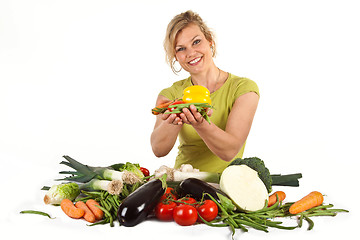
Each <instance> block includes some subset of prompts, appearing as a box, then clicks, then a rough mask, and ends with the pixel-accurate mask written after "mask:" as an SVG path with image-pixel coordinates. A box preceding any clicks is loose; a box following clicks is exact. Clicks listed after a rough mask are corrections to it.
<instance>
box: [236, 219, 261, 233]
mask: <svg viewBox="0 0 360 240" xmlns="http://www.w3.org/2000/svg"><path fill="white" fill-rule="evenodd" d="M235 222H236V223H238V224H243V225H246V226H249V227H252V228H255V229H257V230H261V231H264V232H268V230H267V227H265V226H263V225H261V224H258V223H254V222H250V221H246V220H243V219H235Z"/></svg>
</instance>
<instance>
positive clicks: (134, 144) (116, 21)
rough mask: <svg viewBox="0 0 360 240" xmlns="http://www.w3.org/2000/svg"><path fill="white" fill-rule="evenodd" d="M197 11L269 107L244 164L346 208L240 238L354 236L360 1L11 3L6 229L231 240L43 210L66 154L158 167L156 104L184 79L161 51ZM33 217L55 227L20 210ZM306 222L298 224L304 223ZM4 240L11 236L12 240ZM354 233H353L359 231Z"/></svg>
mask: <svg viewBox="0 0 360 240" xmlns="http://www.w3.org/2000/svg"><path fill="white" fill-rule="evenodd" d="M188 9H192V10H193V11H195V12H198V13H199V14H200V15H201V16H202V18H203V19H204V20H205V21H206V23H207V24H208V25H209V27H210V28H212V29H213V30H214V32H215V34H216V38H217V44H218V56H217V58H216V59H215V60H216V63H217V65H218V66H219V67H220V68H221V69H223V70H225V71H228V72H231V73H233V74H235V75H238V76H243V77H248V78H250V79H253V80H254V81H255V82H256V83H257V84H258V85H259V88H260V92H261V99H260V103H259V107H258V111H257V113H256V116H255V120H254V123H253V127H252V130H251V133H250V136H249V138H248V143H247V146H246V149H245V154H244V157H251V156H258V157H260V158H262V159H263V160H264V161H265V162H266V164H267V166H268V168H269V169H270V171H271V172H272V173H284V174H285V173H295V172H302V173H303V179H302V180H301V186H300V187H299V188H275V190H278V189H281V190H284V191H285V192H286V193H287V199H288V201H295V200H297V199H299V198H301V197H302V196H304V195H306V194H308V193H309V192H310V191H313V190H318V191H320V192H322V193H323V194H325V195H326V197H325V202H326V203H333V204H335V207H337V208H346V209H348V210H350V213H348V214H339V215H338V216H336V217H334V218H332V217H321V218H315V219H314V221H315V228H314V230H313V231H306V224H305V226H304V227H303V228H302V229H296V230H294V231H285V230H277V229H270V233H262V232H258V231H256V230H250V232H249V233H241V232H238V233H237V234H236V237H239V238H240V237H241V238H242V239H260V238H263V237H267V238H269V239H288V238H290V237H291V238H292V239H300V238H307V239H317V238H319V237H321V239H325V238H326V237H328V238H330V237H332V238H336V237H341V238H343V237H344V236H345V235H348V236H349V235H350V234H351V233H352V232H354V234H355V229H356V227H357V226H356V225H355V222H357V221H358V220H356V219H355V216H356V215H358V214H359V211H358V209H357V205H358V201H357V200H358V189H359V187H358V184H359V180H358V176H357V175H358V169H357V168H356V167H357V166H356V164H357V162H358V160H359V155H358V151H357V150H358V144H359V140H358V136H359V134H360V132H359V120H360V119H359V113H358V112H359V111H358V106H357V105H358V103H359V97H358V95H357V93H358V89H357V86H358V82H359V80H360V74H359V66H360V60H359V59H360V57H359V56H360V47H359V42H360V37H359V34H358V32H359V25H358V23H359V22H360V15H359V7H358V5H357V4H356V1H348V0H341V1H318V0H312V1H307V0H305V1H304V0H302V1H288V0H287V1H285V0H284V1H280V0H275V1H256V0H249V1H209V0H207V1H187V0H181V1H165V0H157V1H145V0H144V1H139V0H133V1H120V0H119V1H115V0H113V1H91V0H87V1H77V0H72V1H66V0H64V1H51V0H43V1H40V0H34V1H27V0H23V1H20V0H13V1H11V0H2V1H1V2H0V161H1V166H2V167H1V170H2V171H1V173H2V174H1V175H2V180H1V198H0V201H1V208H2V216H1V218H0V219H1V220H0V221H1V225H0V226H1V229H2V233H4V232H5V233H9V234H12V235H13V236H16V237H18V236H19V237H29V236H34V237H36V238H38V239H45V238H51V239H65V238H66V239H71V238H80V237H83V238H86V239H93V238H99V239H105V238H106V239H111V238H117V237H118V238H121V237H128V238H129V237H131V238H132V239H140V238H143V239H155V238H156V239H158V238H159V237H161V238H164V237H168V238H171V239H184V238H186V239H199V238H200V239H205V238H209V237H214V238H215V237H216V238H218V239H231V236H230V234H229V233H230V230H229V229H218V228H210V227H207V226H191V227H180V226H178V225H176V224H175V223H173V222H171V223H159V222H154V221H147V222H144V223H142V224H140V225H138V226H136V227H133V228H125V227H118V226H117V227H114V228H110V227H109V226H108V225H106V226H98V227H87V226H86V222H84V221H82V220H80V221H76V220H73V219H70V218H68V217H66V216H65V215H64V214H63V213H62V212H61V210H60V209H59V208H58V207H53V206H45V204H44V203H43V202H42V198H43V195H44V192H43V191H40V188H41V187H42V186H44V185H52V184H54V183H56V182H55V181H54V179H55V178H58V177H59V176H60V175H59V174H58V172H59V171H62V170H66V169H67V168H66V166H63V165H59V162H60V161H62V156H63V155H70V156H71V157H73V158H75V159H77V160H79V161H80V162H83V163H86V164H89V165H93V166H107V165H110V164H113V163H117V162H126V161H130V162H137V163H140V164H141V165H142V166H145V167H147V168H149V169H150V170H151V171H154V170H155V169H156V168H158V167H159V166H160V165H162V164H166V165H168V166H172V165H173V163H174V160H175V154H176V148H174V150H173V151H172V152H171V153H170V154H169V155H168V156H166V157H164V158H161V159H157V158H156V157H155V156H154V155H153V154H152V151H151V147H150V140H149V139H150V134H151V132H152V129H153V125H154V121H155V117H154V116H153V115H151V113H150V109H151V108H152V107H153V106H154V104H155V100H156V97H157V94H158V92H159V91H160V90H161V89H163V88H165V87H168V86H170V85H171V84H172V83H173V82H174V81H176V80H179V79H182V78H184V77H186V76H187V75H186V73H181V74H180V75H179V76H176V75H174V74H173V73H172V72H171V70H170V68H169V66H167V65H166V63H165V54H164V51H163V47H162V42H163V37H164V34H165V30H166V26H167V24H168V22H169V21H170V20H171V18H172V17H173V16H174V15H176V14H178V13H180V12H183V11H186V10H188ZM25 209H34V210H40V211H45V212H48V213H50V214H51V215H52V216H54V217H56V219H54V220H50V219H47V218H46V217H42V216H37V215H20V214H19V212H20V211H21V210H25ZM294 223H295V220H294V219H293V220H289V224H290V225H291V224H294ZM4 236H5V235H4ZM352 236H355V235H352Z"/></svg>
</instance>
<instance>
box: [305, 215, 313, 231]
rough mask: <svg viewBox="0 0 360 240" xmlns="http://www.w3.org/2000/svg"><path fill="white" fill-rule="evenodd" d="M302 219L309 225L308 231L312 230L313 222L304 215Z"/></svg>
mask: <svg viewBox="0 0 360 240" xmlns="http://www.w3.org/2000/svg"><path fill="white" fill-rule="evenodd" d="M304 218H305V220H306V221H307V222H308V223H309V227H308V230H311V229H313V227H314V222H313V221H312V220H311V219H310V218H309V217H307V216H306V215H304Z"/></svg>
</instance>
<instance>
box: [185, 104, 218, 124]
mask: <svg viewBox="0 0 360 240" xmlns="http://www.w3.org/2000/svg"><path fill="white" fill-rule="evenodd" d="M211 114H212V109H209V110H208V112H207V115H208V116H209V117H210V116H211ZM180 118H181V119H182V121H183V122H184V123H187V124H190V125H192V126H198V125H200V124H202V123H204V122H206V120H205V119H204V117H203V116H202V115H201V114H200V113H199V112H198V110H197V109H196V107H195V106H194V105H190V107H189V108H183V109H182V113H181V114H180ZM206 123H207V122H206Z"/></svg>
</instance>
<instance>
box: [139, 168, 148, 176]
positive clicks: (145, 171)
mask: <svg viewBox="0 0 360 240" xmlns="http://www.w3.org/2000/svg"><path fill="white" fill-rule="evenodd" d="M140 171H141V172H142V173H143V174H144V176H145V177H148V176H149V175H150V172H149V170H148V169H147V168H143V167H140Z"/></svg>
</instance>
